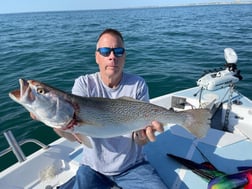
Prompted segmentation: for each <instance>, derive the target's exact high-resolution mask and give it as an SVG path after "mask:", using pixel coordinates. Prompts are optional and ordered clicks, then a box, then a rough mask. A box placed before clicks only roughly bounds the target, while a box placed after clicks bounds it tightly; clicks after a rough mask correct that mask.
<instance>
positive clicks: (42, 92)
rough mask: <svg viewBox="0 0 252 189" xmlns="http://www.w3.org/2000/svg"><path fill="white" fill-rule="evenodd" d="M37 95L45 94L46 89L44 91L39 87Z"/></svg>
mask: <svg viewBox="0 0 252 189" xmlns="http://www.w3.org/2000/svg"><path fill="white" fill-rule="evenodd" d="M37 93H39V94H45V89H43V88H42V87H39V88H37Z"/></svg>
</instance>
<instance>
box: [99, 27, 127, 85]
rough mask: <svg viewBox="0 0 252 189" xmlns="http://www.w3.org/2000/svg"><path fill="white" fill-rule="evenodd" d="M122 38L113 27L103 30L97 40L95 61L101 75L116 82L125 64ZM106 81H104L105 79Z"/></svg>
mask: <svg viewBox="0 0 252 189" xmlns="http://www.w3.org/2000/svg"><path fill="white" fill-rule="evenodd" d="M125 56H126V53H125V50H124V40H123V37H122V35H121V33H120V32H119V31H117V30H114V29H106V30H104V31H103V32H102V33H101V34H100V36H99V37H98V40H97V45H96V53H95V58H96V63H97V64H98V65H99V69H100V73H101V77H102V79H103V81H104V80H111V81H112V82H114V83H113V84H112V85H115V84H118V83H119V81H120V80H121V77H122V71H123V67H124V64H125ZM105 82H106V81H105Z"/></svg>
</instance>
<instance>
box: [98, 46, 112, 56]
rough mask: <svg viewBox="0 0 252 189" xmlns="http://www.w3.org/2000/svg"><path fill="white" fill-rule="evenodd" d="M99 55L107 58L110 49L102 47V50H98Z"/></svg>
mask: <svg viewBox="0 0 252 189" xmlns="http://www.w3.org/2000/svg"><path fill="white" fill-rule="evenodd" d="M98 51H99V53H100V54H101V55H102V56H109V55H110V53H111V51H112V49H111V48H106V47H103V48H99V49H98Z"/></svg>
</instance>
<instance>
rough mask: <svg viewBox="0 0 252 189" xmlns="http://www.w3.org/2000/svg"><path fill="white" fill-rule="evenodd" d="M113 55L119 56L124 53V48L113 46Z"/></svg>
mask: <svg viewBox="0 0 252 189" xmlns="http://www.w3.org/2000/svg"><path fill="white" fill-rule="evenodd" d="M114 53H115V56H117V57H120V56H122V55H123V53H124V48H114Z"/></svg>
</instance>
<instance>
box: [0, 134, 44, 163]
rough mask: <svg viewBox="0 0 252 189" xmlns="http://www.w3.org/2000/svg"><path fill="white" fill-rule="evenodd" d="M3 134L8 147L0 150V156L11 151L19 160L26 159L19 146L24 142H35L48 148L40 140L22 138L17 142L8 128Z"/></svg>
mask: <svg viewBox="0 0 252 189" xmlns="http://www.w3.org/2000/svg"><path fill="white" fill-rule="evenodd" d="M4 136H5V138H6V140H7V142H8V143H9V145H10V147H8V148H7V149H5V150H3V151H1V152H0V157H2V156H4V155H6V154H7V153H9V152H11V151H13V153H14V155H15V156H16V158H17V160H18V161H19V162H23V161H25V160H26V156H25V155H24V152H23V150H22V149H21V146H22V145H24V144H26V143H35V144H37V145H38V146H40V147H41V148H43V149H47V148H49V146H48V145H45V144H43V143H42V142H40V141H39V140H36V139H25V140H22V141H20V142H17V140H16V138H15V137H14V135H13V134H12V132H11V131H10V130H8V131H5V132H4Z"/></svg>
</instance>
